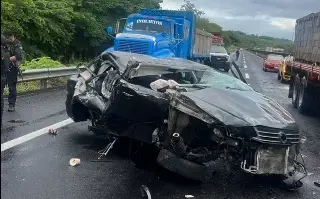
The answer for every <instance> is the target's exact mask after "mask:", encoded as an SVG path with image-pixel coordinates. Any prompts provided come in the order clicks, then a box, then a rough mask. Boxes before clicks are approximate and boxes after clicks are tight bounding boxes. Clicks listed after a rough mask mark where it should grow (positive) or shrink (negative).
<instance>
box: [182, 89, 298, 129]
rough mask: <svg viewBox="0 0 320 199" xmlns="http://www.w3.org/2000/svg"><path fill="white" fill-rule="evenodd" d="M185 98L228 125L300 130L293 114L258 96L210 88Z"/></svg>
mask: <svg viewBox="0 0 320 199" xmlns="http://www.w3.org/2000/svg"><path fill="white" fill-rule="evenodd" d="M182 95H183V96H185V97H187V98H189V99H191V100H192V101H193V103H194V104H195V105H196V106H198V107H199V108H201V109H202V110H203V111H205V112H206V113H207V114H209V115H210V116H212V117H214V118H215V119H217V120H219V121H220V122H222V123H224V124H225V125H230V126H238V127H242V126H259V125H261V126H267V127H270V128H281V129H282V128H288V127H290V128H295V129H296V128H298V127H297V125H296V123H295V121H294V119H293V118H292V116H291V115H290V113H288V112H287V111H286V110H285V109H284V108H282V107H281V106H280V105H279V104H278V103H276V102H275V101H273V100H272V99H270V98H268V97H266V96H264V95H262V94H260V93H257V92H253V91H240V90H229V89H218V88H206V89H202V90H196V91H193V92H184V93H182Z"/></svg>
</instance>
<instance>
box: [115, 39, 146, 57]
mask: <svg viewBox="0 0 320 199" xmlns="http://www.w3.org/2000/svg"><path fill="white" fill-rule="evenodd" d="M148 47H149V42H144V41H130V40H119V46H118V49H117V50H119V51H125V52H132V53H138V54H146V55H147V54H148Z"/></svg>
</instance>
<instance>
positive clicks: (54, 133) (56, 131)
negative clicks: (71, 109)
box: [48, 127, 58, 135]
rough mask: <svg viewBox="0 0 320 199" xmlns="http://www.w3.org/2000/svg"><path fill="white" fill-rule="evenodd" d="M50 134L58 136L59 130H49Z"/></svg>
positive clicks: (52, 128)
mask: <svg viewBox="0 0 320 199" xmlns="http://www.w3.org/2000/svg"><path fill="white" fill-rule="evenodd" d="M48 133H49V134H51V135H57V133H58V130H57V129H56V128H54V127H50V128H49V130H48Z"/></svg>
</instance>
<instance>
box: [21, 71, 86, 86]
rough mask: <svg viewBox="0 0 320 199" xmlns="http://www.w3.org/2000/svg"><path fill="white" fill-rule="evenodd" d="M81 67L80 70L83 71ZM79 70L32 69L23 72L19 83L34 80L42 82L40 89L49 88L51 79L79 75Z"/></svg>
mask: <svg viewBox="0 0 320 199" xmlns="http://www.w3.org/2000/svg"><path fill="white" fill-rule="evenodd" d="M83 68H84V67H83V66H81V67H79V69H83ZM78 73H79V70H78V69H77V67H76V66H71V67H61V68H42V69H30V70H25V71H23V72H22V78H21V76H18V82H28V81H34V80H40V87H41V88H42V89H43V88H47V81H48V79H51V78H56V77H66V76H71V75H75V74H78Z"/></svg>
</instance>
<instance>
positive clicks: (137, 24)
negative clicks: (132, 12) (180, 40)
mask: <svg viewBox="0 0 320 199" xmlns="http://www.w3.org/2000/svg"><path fill="white" fill-rule="evenodd" d="M169 27H170V24H169V22H167V21H161V20H153V19H130V20H129V19H128V22H127V24H126V26H125V30H126V31H148V32H153V33H167V34H169V33H170V28H169Z"/></svg>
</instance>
